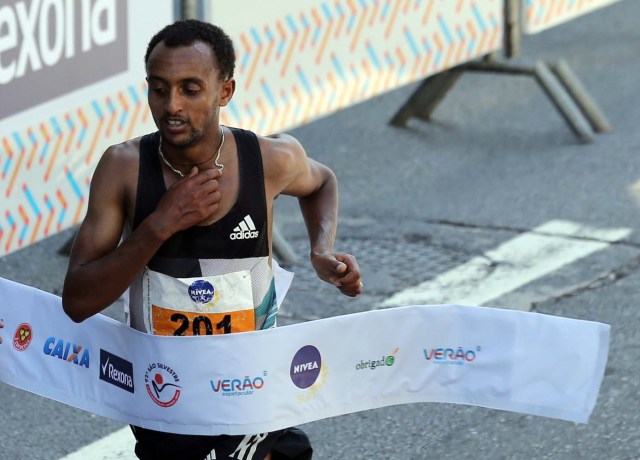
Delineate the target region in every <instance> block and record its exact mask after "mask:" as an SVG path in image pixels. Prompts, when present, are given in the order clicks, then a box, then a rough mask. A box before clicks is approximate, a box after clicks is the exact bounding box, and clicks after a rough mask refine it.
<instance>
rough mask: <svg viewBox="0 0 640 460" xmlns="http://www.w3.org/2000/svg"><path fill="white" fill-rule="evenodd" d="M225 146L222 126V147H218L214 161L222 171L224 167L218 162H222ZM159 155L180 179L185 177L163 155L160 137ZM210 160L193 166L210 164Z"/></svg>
mask: <svg viewBox="0 0 640 460" xmlns="http://www.w3.org/2000/svg"><path fill="white" fill-rule="evenodd" d="M223 145H224V129H222V125H220V146H219V147H218V151H217V153H216V159H215V160H213V164H215V165H216V167H217V168H218V169H219V170H220V171H222V170H223V169H224V165H223V164H222V163H219V162H218V161H219V160H220V152H222V146H223ZM158 155H160V159H161V160H162V161H163V162H164V164H166V165H167V166H168V167H169V169H170V170H171V171H173V172H174V173H176V174H177V175H178V176H180V177H184V173H183V172H182V171H180V170H179V169H176V168H175V167H174V166H173V165H172V164H171V163H169V161H168V160H167V159H166V158H165V157H164V155H163V154H162V137H160V142H159V143H158ZM210 160H211V158H209V159H208V160H207V161H205V162H203V163H200V164H198V165H193V166H200V165H203V164H205V163H208V162H209V161H210Z"/></svg>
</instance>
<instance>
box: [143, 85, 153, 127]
mask: <svg viewBox="0 0 640 460" xmlns="http://www.w3.org/2000/svg"><path fill="white" fill-rule="evenodd" d="M142 94H144V97H145V99H147V100H148V99H149V96H148V91H147V82H146V81H145V82H142ZM149 115H151V110H149V105H148V104H147V107H146V110H143V112H142V123H146V122H147V120H148V119H149Z"/></svg>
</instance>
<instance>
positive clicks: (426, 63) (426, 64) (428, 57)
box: [422, 50, 433, 75]
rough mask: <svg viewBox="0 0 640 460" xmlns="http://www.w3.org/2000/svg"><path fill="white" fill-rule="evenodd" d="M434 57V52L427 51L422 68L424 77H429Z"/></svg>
mask: <svg viewBox="0 0 640 460" xmlns="http://www.w3.org/2000/svg"><path fill="white" fill-rule="evenodd" d="M432 56H433V52H432V51H431V50H429V51H427V55H426V56H425V59H424V65H423V66H422V75H427V72H428V70H427V69H428V68H429V65H430V64H431V57H432Z"/></svg>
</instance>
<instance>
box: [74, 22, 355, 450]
mask: <svg viewBox="0 0 640 460" xmlns="http://www.w3.org/2000/svg"><path fill="white" fill-rule="evenodd" d="M234 60H235V53H234V49H233V44H232V42H231V40H230V39H229V37H228V36H227V35H226V34H225V33H224V32H223V31H222V30H221V29H220V28H218V27H216V26H213V25H211V24H207V23H204V22H200V21H195V20H186V21H178V22H176V23H174V24H172V25H169V26H167V27H165V28H164V29H162V30H161V31H160V32H159V33H158V34H156V35H155V36H154V37H153V38H152V39H151V41H150V43H149V45H148V48H147V53H146V56H145V63H146V71H147V81H148V84H149V106H150V109H151V113H152V115H153V118H154V121H155V123H156V126H157V127H158V131H157V132H155V133H153V134H149V135H146V136H143V137H142V138H138V139H133V140H129V141H126V142H124V143H122V144H119V145H115V146H112V147H110V148H109V149H107V151H106V152H105V153H104V155H103V156H102V158H101V159H100V162H99V164H98V166H97V168H96V171H95V173H94V176H93V180H92V183H91V193H90V198H89V205H88V210H87V215H86V218H85V219H84V222H83V223H82V225H81V227H80V229H79V231H78V233H77V235H76V238H75V241H74V244H73V248H72V250H71V255H70V260H69V268H68V272H67V275H66V278H65V283H64V289H63V293H62V303H63V306H64V310H65V312H66V313H67V314H68V315H69V317H71V318H72V319H73V320H74V321H78V322H79V321H83V320H84V319H86V318H88V317H90V316H92V315H94V314H96V313H98V312H100V311H102V310H103V309H104V308H106V307H107V306H109V305H110V304H112V303H113V302H115V301H116V300H117V299H118V298H119V297H120V296H121V295H122V294H123V293H124V292H125V291H127V294H126V295H125V305H126V310H127V312H128V315H127V316H128V318H127V319H128V322H129V324H130V325H131V326H132V327H134V328H136V329H138V330H141V331H145V332H147V333H152V334H164V335H194V334H205V333H206V334H210V333H219V332H225V333H228V332H238V331H245V330H254V329H263V328H267V327H272V326H274V325H275V314H276V313H277V308H278V305H277V302H276V296H275V290H274V282H273V274H272V270H271V231H272V220H273V201H274V199H275V198H276V197H277V196H278V195H280V194H284V195H291V196H295V197H297V198H298V199H299V203H300V208H301V211H302V216H303V218H304V221H305V223H306V226H307V229H308V234H309V240H310V247H311V253H310V255H311V263H312V265H313V267H314V269H315V270H316V273H317V274H318V276H319V277H320V278H321V279H322V280H324V281H327V282H329V283H332V284H334V285H335V286H336V287H337V288H338V289H339V290H340V291H341V292H342V293H344V294H346V295H348V296H356V295H358V294H359V293H360V292H361V290H362V283H361V280H360V271H359V268H358V264H357V263H356V260H355V258H354V257H353V256H351V255H349V254H338V253H334V252H333V244H334V238H335V232H336V222H337V207H338V191H337V182H336V178H335V175H334V174H333V172H332V171H331V170H330V169H329V168H327V167H326V166H324V165H322V164H320V163H318V162H316V161H314V160H312V159H309V158H307V156H306V154H305V151H304V149H303V148H302V146H301V145H300V144H299V143H298V142H297V141H296V140H295V139H294V138H292V137H291V136H288V135H279V136H273V137H262V136H256V135H255V134H253V133H251V132H248V131H244V130H241V129H237V128H230V127H226V126H221V125H220V124H219V111H220V107H224V106H226V105H227V104H228V103H229V101H230V100H231V97H232V96H233V94H234V91H235V81H234V79H233V71H234V65H235V63H234ZM121 238H122V241H121ZM247 273H248V274H249V275H250V282H248V283H247V282H242V283H241V282H239V281H238V280H240V279H247V277H246V276H245V274H247ZM239 275H240V276H239ZM193 278H196V279H203V280H204V281H203V282H211V283H216V282H218V281H219V280H221V279H224V280H226V281H230V282H231V283H232V285H234V286H235V287H234V290H233V292H231V293H230V294H229V295H228V298H229V299H231V300H225V299H226V298H227V297H225V296H226V295H227V294H226V293H223V294H222V298H221V299H219V301H220V302H223V301H227V307H229V306H231V307H233V306H236V307H238V308H237V311H236V310H233V308H231V310H232V311H230V312H227V310H225V313H223V314H221V313H220V312H216V311H215V308H213V307H212V308H209V306H210V305H211V303H212V301H211V299H209V298H206V296H204V298H202V299H194V300H197V301H198V302H201V304H199V305H200V307H202V308H199V309H196V308H193V309H190V308H189V307H185V306H184V305H182V304H181V305H176V304H171V302H174V303H180V302H181V300H180V297H179V296H180V295H183V291H184V289H183V288H182V286H184V284H183V283H185V282H186V283H189V282H191V281H193V280H192V279H193ZM234 283H235V284H234ZM144 289H146V291H144ZM143 292H144V293H145V295H144V296H143V295H142V294H143ZM149 299H151V300H149ZM167 299H179V300H167ZM247 299H248V301H250V302H251V303H250V305H252V306H253V308H248V309H247V308H246V307H245V309H243V308H242V306H243V305H246V303H244V302H245V301H246V300H247ZM236 301H237V302H236ZM208 302H209V303H208ZM234 302H235V303H234ZM213 303H215V302H213ZM205 307H206V308H205ZM203 311H204V313H203ZM132 428H133V431H134V435H135V437H136V440H137V443H136V454H137V455H138V457H139V458H149V459H162V458H171V459H174V458H175V459H198V460H200V459H203V458H217V459H220V458H242V459H263V458H272V459H277V458H300V459H303V458H311V448H310V445H309V442H308V439H307V438H306V436H305V435H304V434H303V433H302V432H300V431H299V430H295V429H290V430H283V431H279V432H275V433H265V434H261V435H255V436H184V435H175V434H169V433H160V432H156V431H152V430H146V429H142V428H139V427H132Z"/></svg>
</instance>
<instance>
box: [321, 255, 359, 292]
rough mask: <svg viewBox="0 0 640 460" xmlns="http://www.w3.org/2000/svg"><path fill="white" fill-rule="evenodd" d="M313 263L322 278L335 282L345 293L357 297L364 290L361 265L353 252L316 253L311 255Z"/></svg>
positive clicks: (328, 281)
mask: <svg viewBox="0 0 640 460" xmlns="http://www.w3.org/2000/svg"><path fill="white" fill-rule="evenodd" d="M311 264H312V265H313V268H314V269H315V271H316V273H317V274H318V277H320V279H321V280H323V281H326V282H327V283H331V284H333V285H334V286H335V287H337V288H338V289H339V290H340V292H342V293H343V294H345V295H348V296H349V297H355V296H357V295H358V294H360V293H361V292H362V289H363V284H362V278H361V277H360V267H359V266H358V262H356V258H355V257H354V256H352V255H351V254H341V253H325V254H315V255H312V256H311Z"/></svg>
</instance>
